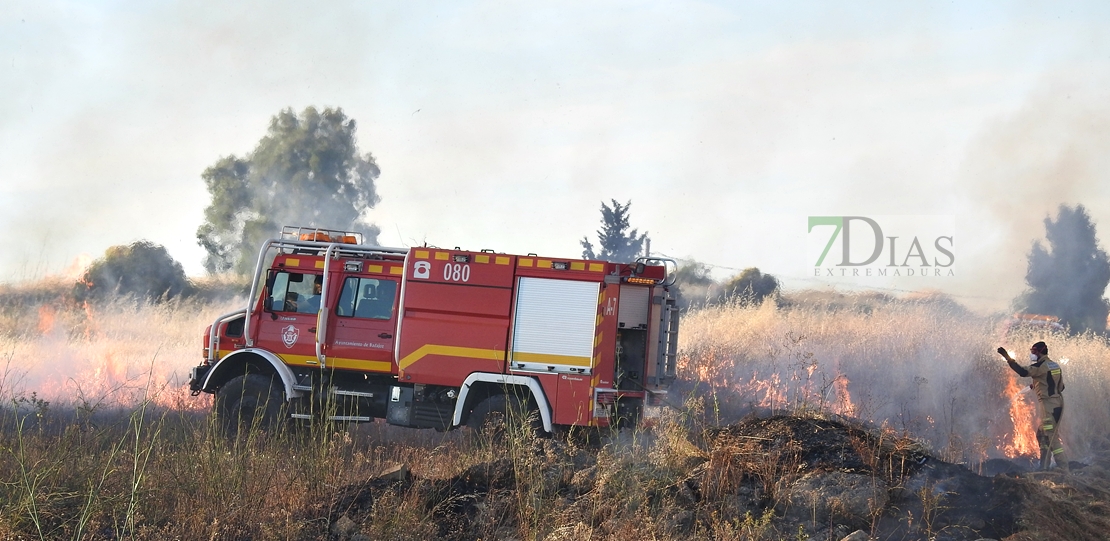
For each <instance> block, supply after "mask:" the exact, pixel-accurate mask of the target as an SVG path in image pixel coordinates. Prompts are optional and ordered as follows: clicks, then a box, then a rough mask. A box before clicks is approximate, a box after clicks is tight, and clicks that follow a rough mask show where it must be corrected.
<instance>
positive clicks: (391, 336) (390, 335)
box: [378, 332, 393, 338]
mask: <svg viewBox="0 0 1110 541" xmlns="http://www.w3.org/2000/svg"><path fill="white" fill-rule="evenodd" d="M378 338H393V335H392V334H389V333H387V332H383V333H379V334H378Z"/></svg>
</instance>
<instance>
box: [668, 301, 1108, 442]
mask: <svg viewBox="0 0 1110 541" xmlns="http://www.w3.org/2000/svg"><path fill="white" fill-rule="evenodd" d="M997 328H998V325H997V319H994V318H989V317H979V316H975V315H973V314H970V313H968V312H966V311H964V310H962V309H959V308H958V307H955V308H954V307H953V306H952V305H951V304H948V303H932V302H920V301H896V300H890V299H887V300H885V301H883V302H876V301H875V300H874V299H873V298H870V297H867V298H865V299H864V300H863V301H862V302H861V303H860V304H859V305H858V306H854V305H851V304H846V305H844V306H830V305H829V304H828V303H824V304H822V305H819V306H818V307H817V308H815V307H814V306H813V305H805V304H801V303H795V305H794V306H793V307H791V308H786V309H784V308H778V307H776V306H775V305H773V304H771V303H766V304H764V305H763V306H760V307H746V306H740V305H729V306H721V307H717V308H713V309H708V310H703V311H697V312H694V313H692V314H689V315H688V316H687V317H685V319H684V320H683V322H682V334H681V340H682V351H683V354H682V359H681V364H680V371H681V372H682V373H683V374H684V376H685V377H686V378H689V379H690V380H692V381H691V383H692V384H693V385H695V386H696V388H698V389H700V390H701V392H702V394H705V395H709V396H711V397H712V398H713V404H712V405H711V406H710V407H708V408H707V410H708V413H707V414H708V415H710V416H711V417H713V416H715V417H716V418H714V419H712V420H713V421H718V422H728V421H731V420H734V419H736V418H738V417H739V416H742V415H743V414H745V413H747V412H750V411H752V410H753V409H754V410H761V411H770V412H774V413H777V412H787V413H799V412H803V411H805V410H807V409H808V410H819V411H829V412H832V413H836V414H840V415H844V416H847V417H855V418H860V419H863V420H867V421H871V422H873V423H875V424H877V425H884V426H887V427H892V428H895V429H897V430H899V431H902V432H905V433H909V434H913V435H914V436H915V437H918V438H921V439H923V440H924V441H926V442H928V444H929V445H930V446H932V447H933V448H934V449H937V450H938V451H940V452H941V453H942V454H943V457H944V458H946V459H948V460H952V461H970V462H978V461H981V460H984V459H986V458H993V457H999V456H1002V454H1003V451H1002V450H1001V448H1003V447H1005V446H1006V445H1008V444H1011V445H1012V443H1013V438H1014V435H1015V434H1016V433H1019V432H1020V433H1026V434H1031V433H1032V427H1031V426H1030V425H1026V424H1024V422H1025V421H1024V420H1022V419H1017V420H1016V421H1015V420H1014V419H1011V397H1009V396H1006V395H1005V388H1006V382H1007V380H1011V379H1013V378H1014V377H1015V376H1014V375H1013V373H1012V372H1011V371H1010V370H1009V368H1007V366H1006V364H1005V362H1004V361H1003V360H1002V359H1001V357H1000V356H998V355H997V354H996V353H995V352H994V350H995V348H996V347H997V346H999V345H1003V346H1005V347H1007V348H1008V349H1010V350H1011V351H1014V352H1016V353H1017V355H1018V356H1017V358H1018V359H1021V358H1022V357H1023V356H1024V352H1025V351H1027V350H1028V345H1029V344H1031V343H1032V342H1034V341H1037V340H1042V339H1043V340H1045V341H1046V342H1048V343H1049V344H1050V347H1051V352H1052V356H1053V358H1055V359H1067V362H1066V364H1065V365H1064V371H1065V381H1066V384H1067V392H1066V397H1067V405H1066V408H1065V419H1064V422H1063V423H1062V426H1063V435H1064V438H1065V442H1066V444H1067V447H1068V448H1069V449H1070V450H1071V452H1072V455H1071V457H1072V459H1073V460H1074V459H1082V458H1083V457H1085V456H1087V455H1088V454H1089V453H1090V452H1091V449H1092V444H1093V443H1094V442H1096V441H1098V440H1099V439H1100V438H1101V437H1103V436H1102V435H1104V434H1107V433H1110V410H1108V409H1106V408H1105V407H1103V399H1102V398H1101V397H1105V396H1108V392H1110V387H1108V386H1110V345H1108V344H1107V342H1106V340H1105V338H1103V337H1100V336H1093V335H1083V336H1066V335H1062V334H1057V335H1041V334H1038V333H1035V332H1033V331H1023V332H1017V333H1014V334H1010V335H1004V334H1002V333H1001V332H1000V331H998V330H997ZM1017 381H1018V382H1022V383H1021V385H1027V384H1028V381H1029V380H1027V379H1025V380H1017ZM1034 400H1035V397H1033V396H1032V393H1031V392H1029V391H1025V392H1023V393H1022V395H1021V396H1020V398H1019V400H1018V402H1019V405H1021V404H1024V406H1023V407H1025V408H1026V409H1028V410H1030V411H1031V410H1032V407H1033V401H1034ZM1015 422H1016V423H1018V426H1016V427H1015ZM1030 424H1031V423H1030ZM1034 452H1035V451H1034ZM1024 454H1025V456H1029V454H1030V452H1029V451H1028V450H1027V452H1026V453H1024Z"/></svg>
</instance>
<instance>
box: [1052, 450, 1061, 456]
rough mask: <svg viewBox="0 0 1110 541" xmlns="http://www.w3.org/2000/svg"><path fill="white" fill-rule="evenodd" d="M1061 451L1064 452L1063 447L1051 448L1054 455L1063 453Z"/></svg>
mask: <svg viewBox="0 0 1110 541" xmlns="http://www.w3.org/2000/svg"><path fill="white" fill-rule="evenodd" d="M1063 452H1064V450H1063V449H1053V450H1052V454H1054V455H1058V454H1060V453H1063Z"/></svg>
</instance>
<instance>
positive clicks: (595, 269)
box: [590, 263, 605, 272]
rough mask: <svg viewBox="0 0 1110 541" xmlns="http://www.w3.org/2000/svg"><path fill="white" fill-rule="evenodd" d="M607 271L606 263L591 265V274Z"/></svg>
mask: <svg viewBox="0 0 1110 541" xmlns="http://www.w3.org/2000/svg"><path fill="white" fill-rule="evenodd" d="M604 270H605V264H604V263H590V272H602V271H604Z"/></svg>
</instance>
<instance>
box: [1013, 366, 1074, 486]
mask: <svg viewBox="0 0 1110 541" xmlns="http://www.w3.org/2000/svg"><path fill="white" fill-rule="evenodd" d="M1007 362H1008V363H1009V365H1010V368H1011V369H1013V371H1014V372H1017V374H1018V375H1019V376H1021V377H1027V378H1033V385H1032V387H1033V391H1034V392H1036V393H1037V400H1038V402H1040V405H1041V425H1040V427H1039V428H1038V429H1037V441H1038V442H1040V444H1041V469H1045V470H1047V469H1048V467H1049V465H1050V464H1051V463H1052V459H1053V458H1054V459H1056V465H1057V466H1058V467H1060V468H1061V469H1063V470H1064V471H1067V470H1068V460H1067V458H1065V456H1064V447H1063V445H1062V444H1061V443H1060V431H1059V428H1060V417H1062V416H1063V414H1064V395H1063V394H1062V391H1063V390H1064V376H1063V371H1061V370H1060V365H1059V364H1057V363H1056V361H1053V360H1052V359H1050V358H1049V357H1048V354H1044V355H1041V356H1040V357H1039V358H1038V359H1037V361H1036V362H1034V363H1033V364H1031V365H1029V366H1021V365H1019V364H1017V362H1015V361H1014V360H1013V359H1007Z"/></svg>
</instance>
